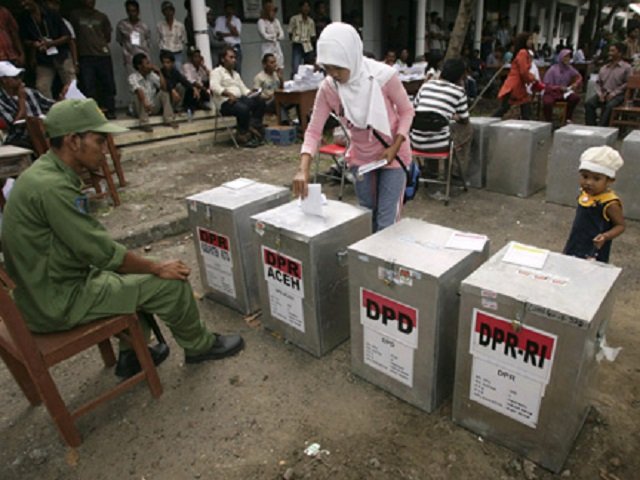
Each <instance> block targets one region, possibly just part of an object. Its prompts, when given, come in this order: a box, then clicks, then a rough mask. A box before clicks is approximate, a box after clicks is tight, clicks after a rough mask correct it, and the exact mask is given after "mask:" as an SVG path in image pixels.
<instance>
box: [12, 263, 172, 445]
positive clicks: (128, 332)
mask: <svg viewBox="0 0 640 480" xmlns="http://www.w3.org/2000/svg"><path fill="white" fill-rule="evenodd" d="M14 288H15V285H14V284H13V282H12V281H11V279H10V278H9V277H8V276H7V274H6V273H5V272H4V270H2V269H1V268H0V357H2V359H3V360H4V362H5V364H6V365H7V368H8V369H9V371H10V372H11V373H12V375H13V377H14V378H15V380H16V382H17V383H18V385H19V386H20V389H21V390H22V392H23V393H24V395H25V397H27V400H29V403H31V405H33V406H36V405H39V404H41V403H44V405H45V407H46V408H47V410H48V411H49V414H50V415H51V417H52V419H53V421H54V423H55V424H56V427H57V428H58V430H59V432H60V434H61V435H62V438H63V439H64V441H65V442H66V443H67V444H68V445H69V446H71V447H77V446H78V445H80V444H81V443H82V437H81V435H80V432H79V431H78V429H77V427H76V426H75V420H76V419H77V418H78V417H79V416H81V415H84V414H85V413H87V412H89V411H91V410H93V409H94V408H96V407H97V406H98V405H100V404H101V403H103V402H105V401H107V400H111V399H112V398H114V397H116V396H117V395H119V394H121V393H123V392H124V391H126V390H128V389H129V388H131V387H133V386H134V385H136V384H137V383H139V382H142V381H146V382H147V384H148V386H149V390H150V391H151V394H152V395H153V396H154V397H156V398H157V397H159V396H160V395H161V394H162V385H161V384H160V379H159V378H158V372H157V371H156V367H155V366H154V364H153V360H152V359H151V355H150V354H149V350H148V348H147V345H146V342H145V339H144V335H143V333H142V328H141V327H140V324H139V321H138V317H137V316H136V315H120V316H117V317H112V318H106V319H104V320H97V321H95V322H89V323H87V324H85V325H81V326H78V327H76V328H74V329H72V330H68V331H64V332H56V333H49V334H34V333H32V332H31V331H30V330H29V329H28V328H27V325H26V323H25V321H24V319H23V318H22V315H21V314H20V312H19V310H18V308H17V306H16V304H15V303H14V301H13V299H12V295H11V292H12V290H13V289H14ZM114 335H115V336H119V337H122V338H125V339H126V340H128V341H129V342H130V343H131V345H132V346H133V349H134V350H135V352H136V355H137V357H138V360H139V362H140V365H141V367H142V371H141V372H140V373H138V374H136V375H134V376H132V377H130V378H128V379H127V380H125V381H123V382H121V383H119V384H118V385H116V386H115V387H113V388H111V389H110V390H108V391H106V392H104V393H102V394H101V395H100V396H98V397H97V398H95V399H93V400H91V401H89V402H87V403H85V404H84V405H81V406H80V407H79V408H78V409H76V410H75V411H71V412H70V411H69V409H68V408H67V406H66V405H65V403H64V401H63V399H62V397H61V396H60V393H59V391H58V388H57V386H56V384H55V383H54V381H53V378H52V377H51V374H50V373H49V368H50V367H52V366H53V365H55V364H57V363H60V362H61V361H63V360H66V359H68V358H70V357H72V356H74V355H76V354H77V353H80V352H82V351H84V350H86V349H88V348H90V347H92V346H94V345H98V347H99V349H100V353H101V355H102V359H103V361H104V364H105V365H106V366H107V367H110V366H113V365H114V364H115V363H116V358H115V355H114V353H113V349H112V347H111V342H110V340H109V339H110V337H112V336H114Z"/></svg>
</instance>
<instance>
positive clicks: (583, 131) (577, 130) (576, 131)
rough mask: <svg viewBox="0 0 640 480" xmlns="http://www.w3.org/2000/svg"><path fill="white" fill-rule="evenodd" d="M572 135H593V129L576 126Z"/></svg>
mask: <svg viewBox="0 0 640 480" xmlns="http://www.w3.org/2000/svg"><path fill="white" fill-rule="evenodd" d="M571 134H572V135H593V130H588V129H586V128H575V129H573V130H571Z"/></svg>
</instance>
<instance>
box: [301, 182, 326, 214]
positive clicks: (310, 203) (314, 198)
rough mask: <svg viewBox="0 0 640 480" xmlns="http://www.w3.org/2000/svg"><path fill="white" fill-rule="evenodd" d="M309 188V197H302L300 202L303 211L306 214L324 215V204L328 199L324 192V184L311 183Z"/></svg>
mask: <svg viewBox="0 0 640 480" xmlns="http://www.w3.org/2000/svg"><path fill="white" fill-rule="evenodd" d="M307 188H308V190H307V191H308V194H307V197H306V198H304V199H302V201H301V202H300V206H301V207H302V211H303V212H304V213H305V214H306V215H315V216H318V217H324V213H323V211H322V205H323V204H324V203H326V200H325V197H324V195H323V194H322V190H321V188H322V185H320V184H319V183H310V184H309V185H308V186H307Z"/></svg>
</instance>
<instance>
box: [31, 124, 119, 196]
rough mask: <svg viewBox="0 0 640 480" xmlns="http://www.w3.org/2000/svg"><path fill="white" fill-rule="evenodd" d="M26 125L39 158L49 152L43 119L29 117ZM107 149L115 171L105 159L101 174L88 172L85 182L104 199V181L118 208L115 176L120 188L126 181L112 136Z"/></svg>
mask: <svg viewBox="0 0 640 480" xmlns="http://www.w3.org/2000/svg"><path fill="white" fill-rule="evenodd" d="M26 124H27V131H28V133H29V138H30V139H31V144H32V145H33V149H34V151H35V152H36V154H37V155H38V156H40V155H43V154H44V153H45V152H46V151H47V150H49V140H48V139H47V135H46V132H45V129H44V123H43V122H42V119H41V118H39V117H27V121H26ZM107 148H108V150H109V156H110V157H111V161H112V162H113V165H114V168H113V170H112V169H111V168H110V167H109V164H108V163H107V160H106V158H105V159H104V160H103V161H102V162H101V164H100V172H90V171H88V170H87V175H86V177H85V178H84V180H85V181H87V183H90V184H91V186H92V187H93V188H94V190H95V191H96V196H97V197H103V196H105V195H106V194H107V193H106V192H103V191H102V186H101V185H100V180H102V179H104V180H105V182H106V183H107V189H108V193H109V195H110V196H111V200H112V201H113V204H114V206H116V207H117V206H119V205H120V195H119V194H118V190H117V189H116V185H115V183H114V182H113V174H114V173H115V174H116V176H117V177H118V184H119V185H120V187H124V186H125V185H126V180H125V178H124V171H123V169H122V164H121V162H120V152H119V150H118V149H117V147H116V145H115V143H114V141H113V136H112V135H107Z"/></svg>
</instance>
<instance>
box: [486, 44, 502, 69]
mask: <svg viewBox="0 0 640 480" xmlns="http://www.w3.org/2000/svg"><path fill="white" fill-rule="evenodd" d="M504 63H505V62H504V48H502V47H500V46H497V47H496V49H495V50H494V51H493V52H491V53H490V54H489V55H488V56H487V61H486V62H485V64H486V66H487V68H492V69H498V68H500V67H501V66H502V65H504Z"/></svg>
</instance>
